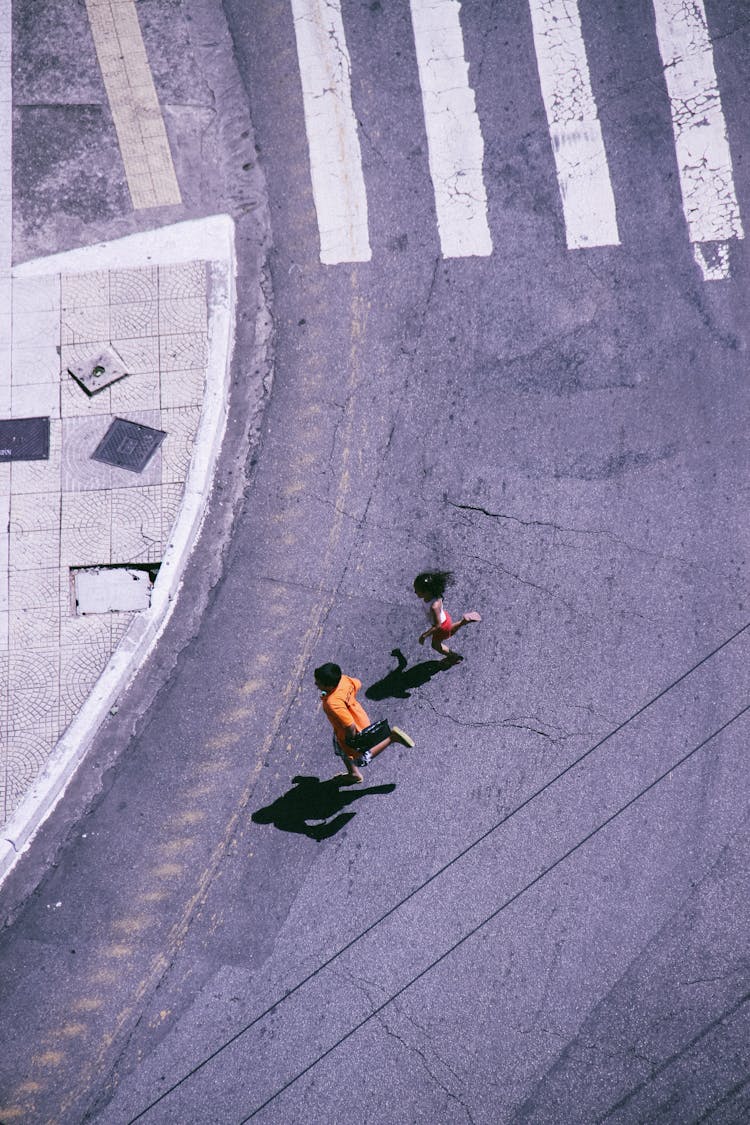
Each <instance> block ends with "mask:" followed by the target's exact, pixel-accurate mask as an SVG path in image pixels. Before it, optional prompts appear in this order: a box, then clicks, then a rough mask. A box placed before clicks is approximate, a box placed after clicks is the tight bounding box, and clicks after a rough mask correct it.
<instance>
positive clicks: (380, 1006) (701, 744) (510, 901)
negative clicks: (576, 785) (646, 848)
mask: <svg viewBox="0 0 750 1125" xmlns="http://www.w3.org/2000/svg"><path fill="white" fill-rule="evenodd" d="M749 711H750V703H748V704H746V705H745V706H744V707H743V708H742V710H741V711H738V712H737V713H736V714H735V715H732V717H731V719H727V721H726V722H725V723H722V725H721V726H720V727H718V728H717V729H716V730H715V731H713V732H712V733H711V734H709V735H708V737H707V738H704V739H703V741H702V742H699V743H698V745H697V746H694V747H693V748H692V750H688V752H687V754H683V756H682V757H681V758H678V760H677V761H676V762H674V763H673V764H672V765H671V766H670V767H669V769H667V770H665V771H664V773H661V774H659V776H658V777H656V778H654V780H653V781H651V782H649V784H648V785H646V786H645V787H644V788H643V789H641V790H640V792H638V793H636V794H635V796H634V797H631V798H630V800H629V801H626V802H625V804H624V805H621V806H620V808H619V809H616V810H615V811H614V812H613V813H612V814H611V815H610V816H608V817H606V818H605V819H604V820H603V821H602V822H601V824H598V825H597V826H596V828H592V830H591V831H590V832H587V833H586V835H585V836H584V837H583V838H582V839H580V840H579V841H578V843H577V844H574V845H573V846H572V848H568V850H567V851H566V852H564V853H563V855H561V856H558V858H557V859H556V860H554V862H553V863H550V864H549V865H548V866H547V867H545V868H543V869H542V870H541V871H540V872H539V874H538V875H535V876H534V878H533V879H530V880H529V882H528V883H525V884H524V886H523V887H521V889H520V890H518V891H516V892H515V894H512V895H511V896H510V898H507V899H506V900H505V902H502V903H501V904H500V906H498V907H497V909H496V910H493V911H492V913H491V914H488V915H487V917H486V918H483V919H482V921H481V922H477V924H476V925H475V926H472V928H471V929H470V930H468V931H467V933H465V934H464V936H463V937H461V938H459V939H458V941H456V942H454V943H453V945H451V946H450V947H449V948H448V949H446V950H444V951H443V952H442V953H441V954H440V956H439V957H436V958H435V960H434V961H431V962H430V964H429V965H426V966H425V968H424V969H422V970H420V972H418V973H417V974H416V975H415V976H413V977H412V978H411V979H410V980H408V981H407V982H406V984H403V985H402V986H401V988H399V989H397V990H396V991H395V992H394V993H393V994H392V995H391V996H389V997H388V999H387V1000H384V1001H383V1003H382V1004H378V1006H377V1008H374V1009H373V1011H371V1012H370V1014H369V1015H367V1016H365V1017H364V1019H361V1020H360V1021H359V1023H357V1024H355V1026H354V1027H352V1028H350V1029H349V1031H347V1032H345V1033H344V1035H342V1036H340V1038H339V1039H337V1040H336V1042H335V1043H332V1044H331V1046H330V1047H327V1048H326V1050H325V1051H322V1052H321V1053H320V1054H319V1055H318V1056H317V1058H315V1059H313V1060H312V1062H310V1063H308V1064H307V1066H306V1067H303V1069H302V1070H300V1071H299V1072H298V1073H297V1074H295V1075H294V1076H293V1077H292V1078H290V1079H289V1080H288V1081H287V1082H285V1083H284V1085H283V1086H280V1087H279V1088H278V1090H275V1091H274V1093H273V1094H271V1095H270V1096H269V1097H268V1098H266V1100H265V1101H264V1102H263V1103H262V1104H261V1105H258V1106H256V1107H255V1109H254V1110H253V1111H252V1113H249V1114H248V1115H247V1117H243V1118H242V1120H241V1121H240V1122H239V1125H247V1122H248V1121H250V1120H251V1118H253V1117H255V1116H256V1114H258V1113H260V1112H261V1111H262V1110H264V1109H266V1107H267V1106H269V1105H270V1104H271V1102H272V1101H275V1099H276V1098H278V1097H279V1096H280V1095H281V1094H283V1093H284V1092H285V1091H286V1090H288V1089H289V1087H290V1086H293V1085H294V1083H295V1082H297V1081H298V1080H299V1079H300V1078H303V1077H304V1075H305V1074H307V1073H308V1072H309V1071H311V1070H312V1069H313V1068H314V1067H316V1066H317V1065H318V1063H319V1062H322V1061H323V1059H325V1058H327V1057H328V1055H330V1054H332V1052H333V1051H335V1050H336V1049H337V1048H338V1047H340V1046H341V1045H342V1043H346V1041H347V1040H348V1039H351V1037H352V1035H356V1033H357V1032H358V1031H359V1030H360V1028H362V1027H364V1026H365V1024H368V1023H369V1022H370V1020H372V1019H374V1018H375V1016H377V1015H379V1014H380V1012H382V1011H383V1009H384V1008H387V1007H388V1005H389V1004H392V1003H393V1001H394V1000H398V998H399V996H402V995H403V994H404V992H406V991H407V989H409V988H411V986H412V985H413V984H416V983H417V981H419V980H421V979H422V977H424V976H426V975H427V974H428V973H429V972H431V971H432V970H433V969H434V968H435V967H436V966H437V965H440V964H441V963H442V962H443V961H445V960H446V958H448V957H450V955H451V954H452V953H455V951H456V950H457V949H458V948H459V947H460V946H462V945H463V944H464V943H465V942H467V941H468V940H469V938H472V937H473V936H474V935H475V934H476V933H478V932H479V931H480V930H481V929H483V928H484V927H485V926H486V925H487V924H488V923H489V922H492V921H493V919H495V918H497V916H498V915H499V914H501V913H502V912H503V910H506V909H507V908H508V907H509V906H512V905H513V903H514V902H517V901H518V899H519V898H521V896H522V895H525V894H526V892H527V891H530V890H531V889H532V887H535V886H536V885H537V883H540V882H541V881H542V879H544V878H545V877H546V876H547V875H549V874H550V872H551V871H554V870H555V868H556V867H559V866H560V864H561V863H564V862H565V860H566V859H569V858H570V856H572V855H573V854H574V853H575V852H577V851H578V850H579V849H580V848H582V847H583V846H584V844H587V843H588V842H589V840H591V839H592V838H593V837H594V836H597V835H598V834H599V833H600V832H601V831H603V829H605V828H606V827H607V826H608V825H609V824H611V823H612V821H613V820H616V819H617V818H618V817H619V816H622V814H623V813H624V812H626V811H627V810H628V809H629V808H630V807H631V806H632V805H634V804H635V803H636V801H640V799H641V797H644V796H645V795H646V794H647V793H649V792H650V791H651V790H652V789H654V788H655V787H656V786H657V785H658V784H659V783H660V782H662V781H664V779H665V778H667V777H669V775H670V774H672V773H674V771H675V770H677V769H679V768H680V766H683V765H684V764H685V762H687V761H689V760H690V758H692V757H693V756H694V755H695V754H697V753H698V751H699V750H702V749H703V747H704V746H707V745H708V743H709V742H711V741H712V740H713V739H714V738H717V737H718V735H720V734H721V733H722V731H725V730H726V729H727V727H729V726H731V724H732V723H734V722H736V721H737V719H739V718H741V717H742V715H745V714H747V712H749Z"/></svg>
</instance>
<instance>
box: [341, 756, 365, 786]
mask: <svg viewBox="0 0 750 1125" xmlns="http://www.w3.org/2000/svg"><path fill="white" fill-rule="evenodd" d="M344 765H345V766H346V773H345V774H339V777H341V778H342V779H343V780H344V781H351V782H352V783H354V782H358V781H364V778H363V777H362V774H361V773H360V771H359V770H358V769H357V767H356V766H355V764H354V762H353V761H352V760H351V758H347V757H345V758H344Z"/></svg>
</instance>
